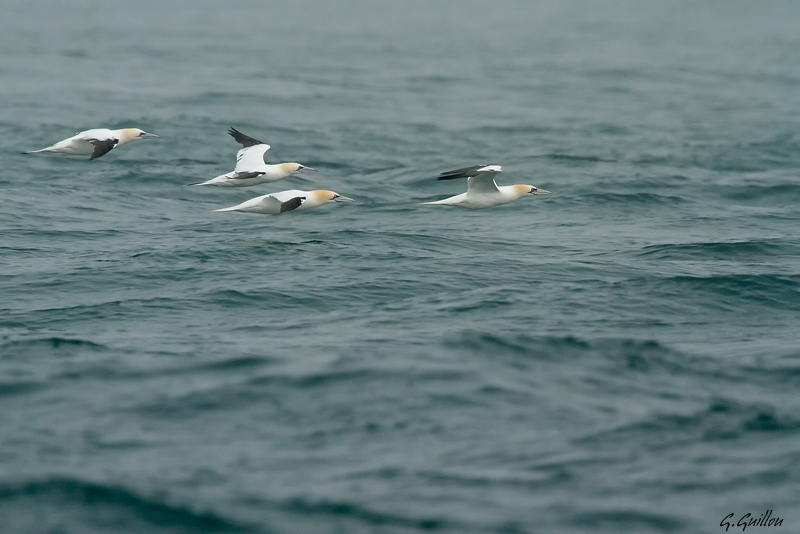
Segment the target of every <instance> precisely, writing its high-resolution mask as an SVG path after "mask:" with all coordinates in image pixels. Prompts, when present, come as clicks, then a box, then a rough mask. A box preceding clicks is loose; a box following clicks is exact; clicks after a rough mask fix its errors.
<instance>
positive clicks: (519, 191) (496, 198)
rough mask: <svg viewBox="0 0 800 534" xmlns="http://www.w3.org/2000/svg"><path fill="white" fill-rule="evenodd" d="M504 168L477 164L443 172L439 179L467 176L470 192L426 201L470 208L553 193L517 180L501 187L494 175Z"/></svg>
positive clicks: (483, 207)
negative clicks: (512, 183)
mask: <svg viewBox="0 0 800 534" xmlns="http://www.w3.org/2000/svg"><path fill="white" fill-rule="evenodd" d="M501 172H503V169H502V167H500V165H475V166H473V167H465V168H463V169H456V170H454V171H447V172H443V173H441V174H440V175H439V180H455V179H456V178H467V179H468V181H467V184H468V185H467V192H466V193H461V194H460V195H456V196H454V197H450V198H445V199H444V200H437V201H436V202H423V204H442V205H444V206H458V207H459V208H467V209H470V210H482V209H485V208H491V207H494V206H500V205H502V204H508V203H509V202H514V201H515V200H519V199H520V198H523V197H530V196H533V195H546V194H549V193H550V191H545V190H544V189H539V188H537V187H534V186H532V185H523V184H518V185H505V186H502V187H498V186H497V183H496V182H495V181H494V177H495V175H497V174H498V173H501Z"/></svg>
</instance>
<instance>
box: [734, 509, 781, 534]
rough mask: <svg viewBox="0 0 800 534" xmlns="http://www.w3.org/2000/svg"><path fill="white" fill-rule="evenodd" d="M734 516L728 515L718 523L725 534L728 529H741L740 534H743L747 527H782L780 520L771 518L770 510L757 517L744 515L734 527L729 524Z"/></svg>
mask: <svg viewBox="0 0 800 534" xmlns="http://www.w3.org/2000/svg"><path fill="white" fill-rule="evenodd" d="M735 515H736V514H734V513H730V514H728V515H726V516H725V519H723V520H722V521H721V522H720V524H719V526H721V527H725V532H728V529H729V528H730V527H742V532H744V531H745V529H746V528H747V527H779V526H781V525H783V519H782V518H779V517H772V510H767V511H766V512H764V513H763V514H761V515H760V516H758V517H753V514H744V515H743V516H742V517H741V519H739V521H737V522H736V524H735V525H734V524H733V523H731V520H732V519H731V518H733V517H734V516H735Z"/></svg>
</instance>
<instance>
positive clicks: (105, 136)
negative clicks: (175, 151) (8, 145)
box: [24, 128, 158, 159]
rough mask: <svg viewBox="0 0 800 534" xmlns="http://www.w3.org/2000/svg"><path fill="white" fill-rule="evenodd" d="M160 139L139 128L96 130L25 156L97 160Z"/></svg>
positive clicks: (82, 133) (87, 131)
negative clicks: (121, 148) (119, 149)
mask: <svg viewBox="0 0 800 534" xmlns="http://www.w3.org/2000/svg"><path fill="white" fill-rule="evenodd" d="M155 137H158V136H157V135H155V134H151V133H147V132H145V131H143V130H140V129H139V128H123V129H121V130H109V129H107V128H96V129H94V130H86V131H85V132H81V133H79V134H75V135H73V136H72V137H70V138H68V139H64V140H63V141H59V142H58V143H56V144H54V145H51V146H49V147H47V148H43V149H41V150H31V151H30V152H24V154H36V153H38V152H54V153H58V154H71V155H74V156H86V155H89V154H91V157H89V159H96V158H99V157H100V156H102V155H104V154H107V153H108V152H110V151H111V149H113V148H116V147H118V146H122V145H124V144H126V143H130V142H131V141H136V140H138V139H149V138H155Z"/></svg>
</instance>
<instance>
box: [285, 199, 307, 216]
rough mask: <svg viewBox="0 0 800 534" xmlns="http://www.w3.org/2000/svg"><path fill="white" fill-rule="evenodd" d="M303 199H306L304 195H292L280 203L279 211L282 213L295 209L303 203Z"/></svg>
mask: <svg viewBox="0 0 800 534" xmlns="http://www.w3.org/2000/svg"><path fill="white" fill-rule="evenodd" d="M305 199H306V197H294V198H292V199H289V200H287V201H286V202H284V203H283V204H281V211H280V212H281V213H284V212H287V211H292V210H296V209H297V208H299V207H300V206H301V205H302V204H303V201H304V200H305Z"/></svg>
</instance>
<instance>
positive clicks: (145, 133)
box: [139, 132, 161, 139]
mask: <svg viewBox="0 0 800 534" xmlns="http://www.w3.org/2000/svg"><path fill="white" fill-rule="evenodd" d="M139 137H141V138H142V139H151V138H152V139H161V136H160V135H156V134H151V133H147V132H144V133H142V135H140V136H139Z"/></svg>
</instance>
